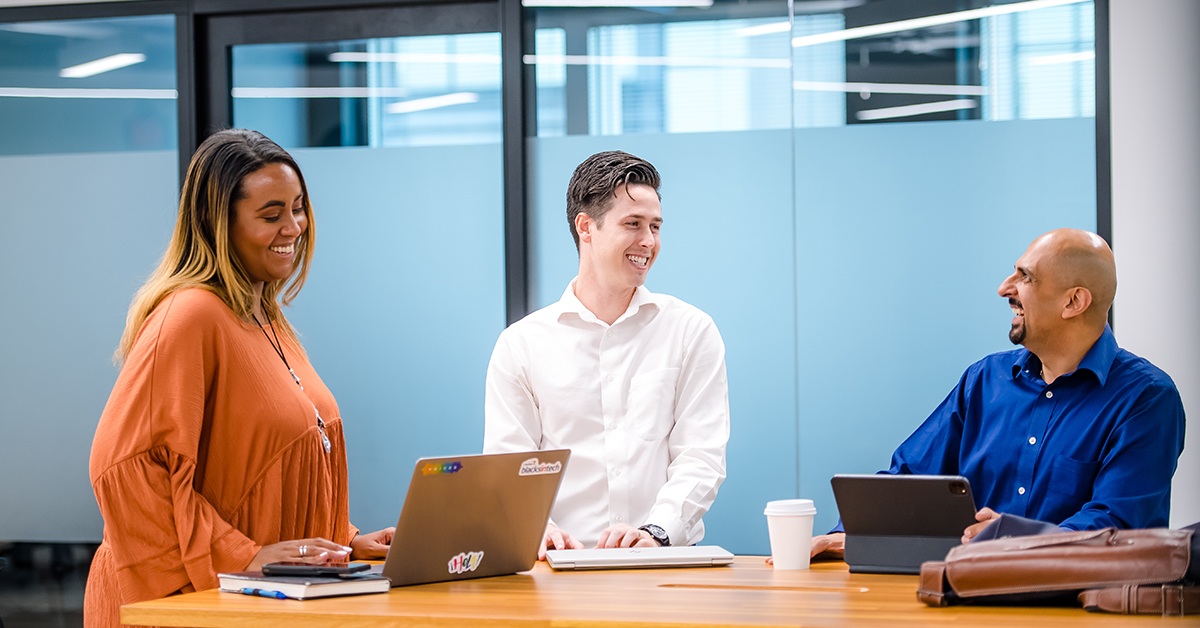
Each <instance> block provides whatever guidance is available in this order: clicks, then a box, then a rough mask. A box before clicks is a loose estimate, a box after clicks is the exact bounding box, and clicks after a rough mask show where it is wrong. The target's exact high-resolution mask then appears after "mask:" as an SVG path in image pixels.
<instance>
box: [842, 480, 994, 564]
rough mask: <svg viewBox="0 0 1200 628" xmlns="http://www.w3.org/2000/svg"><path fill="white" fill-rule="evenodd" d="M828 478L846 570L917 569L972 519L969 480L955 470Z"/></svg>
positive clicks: (957, 536)
mask: <svg viewBox="0 0 1200 628" xmlns="http://www.w3.org/2000/svg"><path fill="white" fill-rule="evenodd" d="M831 484H832V485H833V496H834V499H836V500H837V506H838V513H839V514H840V515H841V517H842V527H843V528H845V530H846V564H847V565H849V566H850V571H851V572H852V573H902V574H917V573H920V571H921V563H923V562H925V561H927V560H942V559H943V558H945V557H946V552H949V551H950V548H952V547H954V546H956V545H958V544H959V541H960V540H961V539H962V533H963V530H965V529H966V528H967V526H970V525H972V524H974V523H975V500H974V498H973V497H972V496H971V483H970V482H968V481H967V479H966V478H964V477H962V476H959V475H890V474H878V475H835V476H833V480H832V481H831Z"/></svg>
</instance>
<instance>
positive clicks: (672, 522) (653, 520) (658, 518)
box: [642, 511, 691, 546]
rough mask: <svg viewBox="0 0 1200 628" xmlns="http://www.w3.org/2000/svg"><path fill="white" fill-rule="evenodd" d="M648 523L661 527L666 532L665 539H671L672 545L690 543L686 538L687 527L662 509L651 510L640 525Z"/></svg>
mask: <svg viewBox="0 0 1200 628" xmlns="http://www.w3.org/2000/svg"><path fill="white" fill-rule="evenodd" d="M650 524H654V525H656V526H658V527H660V528H662V529H663V531H664V532H666V533H667V539H668V540H669V541H671V545H672V546H677V545H690V544H691V543H690V542H689V540H688V534H687V528H686V527H685V526H684V525H683V521H682V520H680V518H679V517H675V516H672V515H668V514H666V513H665V512H662V511H651V513H650V516H649V517H647V518H646V522H645V523H643V524H642V525H650Z"/></svg>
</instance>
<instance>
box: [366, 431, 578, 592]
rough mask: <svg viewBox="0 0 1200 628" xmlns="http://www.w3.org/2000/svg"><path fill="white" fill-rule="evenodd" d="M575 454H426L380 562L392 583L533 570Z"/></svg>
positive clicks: (379, 569) (558, 451) (377, 570)
mask: <svg viewBox="0 0 1200 628" xmlns="http://www.w3.org/2000/svg"><path fill="white" fill-rule="evenodd" d="M570 456H571V452H570V450H568V449H554V450H548V451H530V452H521V453H510V454H483V455H473V456H453V457H450V458H422V459H421V460H418V461H417V466H416V468H415V469H414V470H413V475H412V481H411V482H410V483H409V485H408V495H407V496H405V498H404V507H403V508H402V510H401V511H400V520H399V521H398V522H397V523H396V535H395V537H394V538H393V539H392V545H391V548H390V549H389V550H388V555H387V560H386V561H385V562H384V564H383V566H382V567H379V566H376V568H374V569H372V572H375V573H382V574H383V575H384V576H386V577H387V578H388V579H389V580H391V581H392V586H394V587H395V586H404V585H409V584H423V583H427V582H443V581H446V580H463V579H467V578H482V577H484V576H499V575H507V574H512V573H517V572H518V571H528V570H530V569H532V568H533V565H534V563H535V562H537V554H538V548H539V546H540V545H541V543H542V535H543V534H544V533H545V531H546V522H547V521H549V519H550V507H551V506H552V505H553V504H554V497H555V496H556V495H557V494H558V486H559V484H560V483H561V480H562V476H563V472H564V471H565V470H566V466H567V460H568V459H569V458H570Z"/></svg>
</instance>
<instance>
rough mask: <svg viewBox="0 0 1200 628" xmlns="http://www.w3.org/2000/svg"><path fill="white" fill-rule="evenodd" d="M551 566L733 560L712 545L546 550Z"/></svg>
mask: <svg viewBox="0 0 1200 628" xmlns="http://www.w3.org/2000/svg"><path fill="white" fill-rule="evenodd" d="M546 562H547V563H550V567H551V568H553V569H648V568H654V567H716V566H719V565H729V564H732V563H733V554H730V553H729V552H728V551H726V550H725V549H723V548H721V547H718V546H716V545H686V546H682V547H622V548H612V549H579V550H547V551H546Z"/></svg>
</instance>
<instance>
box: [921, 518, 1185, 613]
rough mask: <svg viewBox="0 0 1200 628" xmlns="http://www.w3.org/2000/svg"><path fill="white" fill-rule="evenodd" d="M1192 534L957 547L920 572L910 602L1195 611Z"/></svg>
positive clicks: (1073, 536) (1158, 532) (1041, 538)
mask: <svg viewBox="0 0 1200 628" xmlns="http://www.w3.org/2000/svg"><path fill="white" fill-rule="evenodd" d="M1192 534H1193V532H1192V530H1167V529H1152V530H1118V529H1116V528H1105V529H1103V530H1085V531H1081V532H1061V533H1057V534H1043V535H1037V536H1021V537H1011V538H1001V539H996V540H991V541H978V542H975V543H970V544H968V545H960V546H958V547H955V548H954V549H952V550H950V552H949V553H948V554H947V555H946V560H945V561H939V562H927V563H925V564H923V565H921V582H920V588H919V589H918V591H917V599H919V600H920V601H922V602H924V603H925V604H928V605H930V606H949V605H951V604H962V603H1021V602H1033V601H1038V600H1045V599H1050V598H1055V597H1064V596H1072V597H1076V598H1077V599H1078V601H1079V602H1081V603H1082V604H1083V605H1084V607H1085V608H1087V609H1088V610H1090V611H1104V612H1112V613H1155V614H1163V615H1181V614H1190V613H1197V612H1200V587H1190V586H1183V585H1182V584H1181V582H1182V580H1183V578H1184V577H1185V575H1186V574H1187V571H1188V563H1189V558H1190V554H1191V547H1190V545H1191V541H1192Z"/></svg>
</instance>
